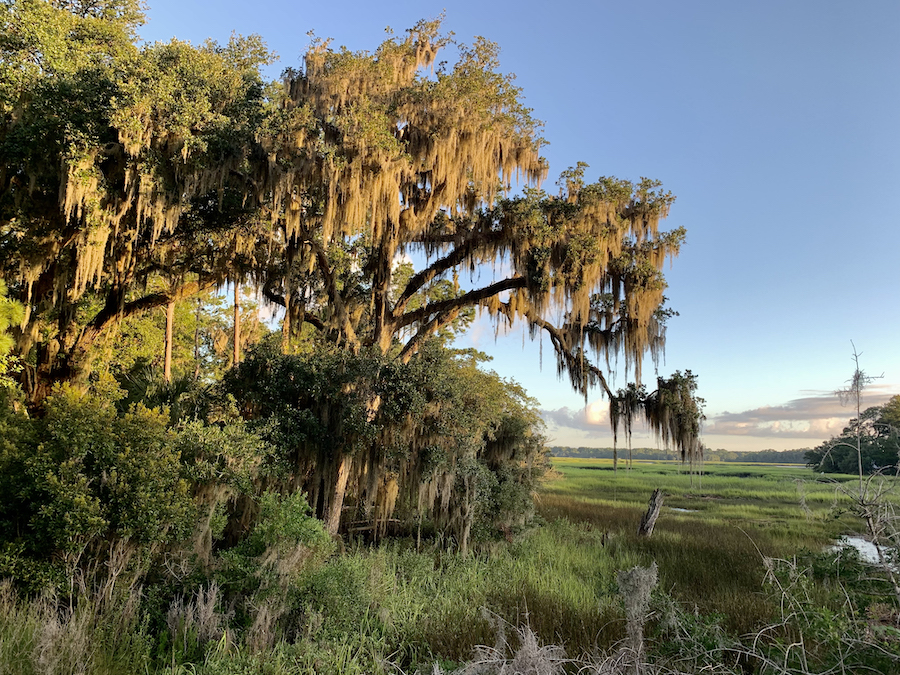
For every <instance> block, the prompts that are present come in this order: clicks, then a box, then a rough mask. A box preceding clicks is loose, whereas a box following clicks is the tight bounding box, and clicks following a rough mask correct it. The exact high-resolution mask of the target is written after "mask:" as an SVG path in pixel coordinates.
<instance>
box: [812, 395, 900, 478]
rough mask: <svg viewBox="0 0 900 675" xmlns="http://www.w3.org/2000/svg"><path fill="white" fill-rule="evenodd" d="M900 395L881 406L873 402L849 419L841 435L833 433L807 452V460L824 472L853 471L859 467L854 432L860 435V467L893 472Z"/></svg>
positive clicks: (898, 447)
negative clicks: (870, 405) (827, 439)
mask: <svg viewBox="0 0 900 675" xmlns="http://www.w3.org/2000/svg"><path fill="white" fill-rule="evenodd" d="M898 411H900V396H894V397H893V398H892V399H891V400H890V401H888V403H887V404H885V405H884V406H875V407H871V408H868V409H866V410H865V411H863V412H862V414H861V415H860V416H859V418H854V419H852V420H850V423H849V424H848V425H847V426H846V427H844V430H843V432H842V433H841V435H840V436H836V437H834V438H832V439H831V440H829V441H826V442H825V443H823V444H822V445H820V446H818V447H816V448H813V449H812V450H810V451H808V452H807V453H806V463H807V465H808V466H810V467H811V468H813V469H814V470H816V471H821V472H824V473H849V474H855V473H857V471H858V470H859V468H860V467H859V466H858V461H859V458H858V457H857V447H856V440H857V432H859V436H860V440H861V443H860V452H861V458H862V467H861V469H862V471H863V473H865V474H871V473H874V472H876V471H885V470H887V471H889V472H893V470H894V468H895V467H896V466H897V464H898V458H900V424H898V423H900V412H898Z"/></svg>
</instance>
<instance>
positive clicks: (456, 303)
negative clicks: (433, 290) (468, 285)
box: [396, 277, 525, 328]
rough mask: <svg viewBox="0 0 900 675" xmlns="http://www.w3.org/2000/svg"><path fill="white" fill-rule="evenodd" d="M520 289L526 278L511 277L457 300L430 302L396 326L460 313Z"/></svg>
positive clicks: (401, 318) (410, 313) (403, 317)
mask: <svg viewBox="0 0 900 675" xmlns="http://www.w3.org/2000/svg"><path fill="white" fill-rule="evenodd" d="M518 288H525V278H524V277H510V278H508V279H503V280H502V281H498V282H496V283H494V284H491V285H490V286H485V287H484V288H479V289H476V290H474V291H469V292H468V293H463V294H462V295H460V296H459V297H456V298H450V299H449V300H441V301H439V302H430V303H428V304H427V305H425V306H424V307H421V308H419V309H416V310H413V311H412V312H407V313H406V314H403V315H401V316H400V317H399V318H398V320H397V324H396V325H397V327H398V328H405V327H406V326H409V325H410V324H413V323H416V322H418V321H425V320H428V319H429V317H434V316H435V315H437V316H440V315H442V314H446V313H447V312H451V311H457V312H458V311H459V310H461V309H463V308H464V307H472V306H475V305H479V304H483V303H484V301H485V300H487V299H488V298H492V297H494V296H495V295H499V294H500V293H502V292H503V291H512V290H516V289H518Z"/></svg>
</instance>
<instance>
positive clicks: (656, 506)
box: [638, 488, 663, 537]
mask: <svg viewBox="0 0 900 675" xmlns="http://www.w3.org/2000/svg"><path fill="white" fill-rule="evenodd" d="M662 504H663V493H662V489H660V488H656V489H655V490H654V491H653V494H652V495H651V496H650V504H649V506H648V507H647V513H645V514H644V516H643V517H642V518H641V526H640V527H639V528H638V534H639V535H640V536H642V537H649V536H650V535H651V534H653V527H654V526H655V525H656V519H657V518H659V510H660V509H661V508H662Z"/></svg>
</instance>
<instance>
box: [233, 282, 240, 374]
mask: <svg viewBox="0 0 900 675" xmlns="http://www.w3.org/2000/svg"><path fill="white" fill-rule="evenodd" d="M240 362H241V285H240V284H239V283H238V282H237V281H235V282H234V353H233V354H232V359H231V365H232V366H237V364H239V363H240Z"/></svg>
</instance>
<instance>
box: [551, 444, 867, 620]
mask: <svg viewBox="0 0 900 675" xmlns="http://www.w3.org/2000/svg"><path fill="white" fill-rule="evenodd" d="M553 467H554V469H555V472H556V473H555V475H554V476H551V477H550V478H549V479H548V480H547V482H546V484H545V486H544V490H543V491H542V493H541V494H540V496H539V502H538V503H539V509H540V513H541V514H542V515H543V516H544V517H545V518H546V519H547V520H548V521H552V520H555V519H558V518H563V519H566V520H568V521H570V522H572V523H575V524H579V526H581V527H584V528H589V529H594V530H597V531H600V532H603V533H606V534H607V536H608V538H609V539H614V538H615V539H618V540H619V542H618V547H619V548H621V549H624V550H627V551H628V552H629V553H630V554H631V556H632V557H635V558H637V559H638V560H639V561H640V563H641V564H643V565H648V564H650V563H651V562H652V561H654V560H655V561H656V563H657V564H658V565H659V568H660V585H661V586H662V587H663V588H665V589H667V590H669V591H670V592H671V593H672V594H673V595H674V596H675V597H676V598H677V599H678V600H680V601H682V602H686V603H693V604H695V605H696V606H697V608H698V609H699V610H700V612H702V613H715V614H721V615H723V617H724V623H725V625H726V626H727V627H728V628H729V630H731V631H734V632H736V633H745V632H748V631H751V630H753V629H754V628H756V627H758V625H759V624H760V623H762V622H765V621H767V620H769V619H770V618H771V616H772V613H773V611H774V610H775V609H776V608H774V607H773V606H771V604H770V603H769V602H768V601H767V600H766V599H765V598H764V596H763V595H762V593H761V590H762V581H763V578H764V575H765V566H764V557H773V558H789V557H791V556H794V555H796V554H798V553H800V552H803V551H819V550H822V549H823V548H825V547H826V546H827V545H829V544H830V543H831V542H833V541H834V539H835V538H836V537H837V536H838V535H840V534H842V533H845V532H854V531H858V530H859V529H860V528H861V526H862V525H861V523H859V522H858V521H856V520H855V519H854V518H852V517H851V516H849V515H840V509H841V507H842V506H843V507H846V506H849V499H848V498H847V497H846V496H845V495H844V494H842V493H841V491H840V490H839V489H838V487H837V484H839V483H844V482H846V481H852V480H853V477H852V476H836V477H828V478H826V477H824V476H817V475H816V474H814V473H812V472H811V471H810V470H809V469H807V468H805V467H802V466H773V465H770V464H769V465H767V464H738V463H716V464H707V465H706V466H705V467H704V468H703V474H702V475H698V474H694V475H693V476H691V475H688V472H687V468H686V467H685V466H683V465H681V464H680V463H676V462H635V463H634V465H633V468H631V469H623V468H622V467H621V464H620V467H619V470H618V471H616V472H614V471H613V466H612V462H611V461H610V460H599V459H598V460H593V459H587V460H583V459H569V458H557V459H554V461H553ZM656 488H662V490H663V493H664V494H665V501H664V505H663V508H662V511H661V513H660V517H659V520H658V521H657V524H656V528H655V531H654V533H653V536H652V537H649V538H642V537H638V536H637V529H638V524H639V523H640V519H641V516H642V515H643V513H644V512H645V511H646V509H647V503H648V500H649V498H650V495H651V493H652V492H653V490H654V489H656Z"/></svg>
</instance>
